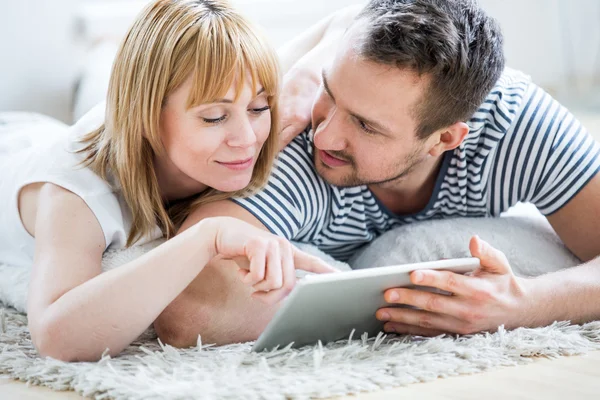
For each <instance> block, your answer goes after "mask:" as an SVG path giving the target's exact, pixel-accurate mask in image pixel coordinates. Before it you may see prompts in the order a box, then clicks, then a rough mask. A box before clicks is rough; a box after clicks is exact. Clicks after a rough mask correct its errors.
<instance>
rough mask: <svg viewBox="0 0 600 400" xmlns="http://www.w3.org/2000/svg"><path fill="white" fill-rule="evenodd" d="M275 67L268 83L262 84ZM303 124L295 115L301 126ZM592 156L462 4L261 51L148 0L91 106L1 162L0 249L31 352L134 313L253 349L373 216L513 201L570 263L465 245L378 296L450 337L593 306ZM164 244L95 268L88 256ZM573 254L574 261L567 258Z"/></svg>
mask: <svg viewBox="0 0 600 400" xmlns="http://www.w3.org/2000/svg"><path fill="white" fill-rule="evenodd" d="M280 71H282V72H283V73H284V79H283V81H280ZM307 127H308V128H307ZM599 152H600V147H599V145H598V143H596V142H595V141H594V140H593V138H592V137H591V136H590V135H589V134H588V133H587V131H586V130H585V129H584V128H583V127H582V126H581V124H580V123H579V122H578V121H577V120H576V119H575V118H574V117H573V116H572V115H571V114H570V113H569V111H568V110H566V109H565V108H564V107H562V106H561V105H560V104H558V103H557V102H556V101H555V100H554V99H552V98H551V97H550V96H549V95H548V94H547V93H545V92H544V91H543V90H542V89H540V88H539V87H537V86H536V85H535V84H534V83H532V82H531V81H530V79H529V78H528V77H527V76H526V75H524V74H522V73H520V72H517V71H514V70H510V69H508V68H505V65H504V55H503V48H502V35H501V32H500V29H499V27H498V25H497V23H496V22H495V21H494V20H493V19H492V18H490V17H489V16H487V14H486V13H485V12H484V11H483V10H482V9H481V8H480V7H479V5H478V4H477V3H476V2H475V1H474V0H451V1H446V2H438V1H434V0H371V1H369V2H368V3H367V4H366V5H365V6H364V7H351V8H348V9H344V10H341V11H339V12H337V13H335V14H333V15H331V16H330V17H328V18H326V19H325V20H323V21H321V22H319V23H317V24H316V25H315V26H314V27H312V28H311V29H310V30H309V31H307V32H306V33H304V34H302V35H300V36H299V37H298V38H296V39H295V40H293V41H292V42H290V43H289V44H288V45H286V46H284V48H282V49H280V51H279V52H278V53H276V52H275V51H273V50H272V48H271V47H270V46H269V45H268V42H267V40H265V38H264V37H262V36H261V34H260V33H259V31H258V30H257V29H256V28H254V27H253V26H252V25H251V24H250V23H249V22H248V20H247V19H245V18H244V17H243V16H241V15H240V14H239V13H238V12H237V11H236V10H235V9H234V8H232V7H231V6H230V5H229V4H228V3H227V2H226V1H223V0H158V1H154V2H152V3H151V4H149V5H148V6H147V7H146V8H145V9H144V11H143V12H142V13H141V14H140V15H139V16H138V17H137V19H136V21H135V22H134V24H133V26H132V27H131V28H130V30H129V32H128V33H127V35H126V36H125V38H124V40H123V42H122V44H121V47H120V49H119V52H118V54H117V56H116V59H115V62H114V65H113V70H112V74H111V78H110V86H109V91H108V95H107V101H106V104H103V105H100V106H99V107H97V108H95V109H94V110H92V111H90V113H88V114H87V115H86V116H85V117H83V118H82V119H81V120H80V121H78V122H77V123H76V124H75V125H74V126H73V127H72V128H71V129H70V130H69V132H68V133H67V134H65V135H60V136H57V137H53V138H49V139H48V140H44V142H43V143H36V144H34V145H33V146H31V147H30V148H27V149H23V150H21V151H18V152H16V153H14V154H11V155H9V156H5V157H3V158H2V159H0V163H2V166H3V167H4V170H7V169H6V168H7V166H8V165H10V166H11V169H12V170H15V171H16V173H15V174H14V175H12V176H11V177H10V178H8V179H4V180H3V181H2V183H1V185H2V191H1V192H0V193H1V197H0V201H2V202H3V204H4V210H6V211H5V212H4V214H3V215H4V217H3V218H4V220H3V224H2V229H1V230H0V237H1V239H2V240H0V263H6V264H11V265H15V266H19V267H23V268H28V267H31V266H32V265H33V269H32V274H31V281H30V284H29V292H28V304H27V312H28V318H29V329H30V332H31V336H32V340H33V343H34V344H35V346H36V348H37V349H38V351H39V352H40V354H41V355H43V356H51V357H54V358H57V359H61V360H70V361H75V360H97V359H99V358H100V357H101V355H102V353H103V352H104V351H105V349H107V348H108V349H109V353H110V354H111V355H116V354H118V353H119V352H120V351H121V350H122V349H124V348H125V347H126V346H127V345H129V344H130V343H131V342H132V341H133V340H134V339H136V338H137V337H138V336H139V334H141V333H142V332H143V331H144V330H145V329H146V328H147V327H148V326H149V325H151V324H153V323H154V327H155V329H156V331H157V333H158V335H159V337H161V339H163V341H165V342H167V343H171V344H174V345H177V346H187V345H192V344H194V343H195V342H196V338H197V336H198V334H201V335H202V337H203V341H204V342H214V343H219V344H222V343H228V342H234V341H245V340H253V339H255V338H256V337H257V336H258V335H259V334H260V332H261V331H262V329H263V328H264V327H265V325H266V324H267V323H268V321H269V320H270V318H271V317H272V316H273V313H274V312H275V310H276V309H277V307H278V304H279V302H280V301H281V300H282V299H283V298H284V297H285V296H286V295H287V294H289V292H290V291H291V290H292V288H293V286H294V284H295V282H296V270H297V269H300V270H305V271H309V272H314V273H335V269H334V268H332V267H330V266H329V265H327V264H326V263H324V262H323V261H321V260H320V259H318V258H316V257H313V256H310V255H308V254H306V253H304V252H302V251H300V250H298V249H297V248H295V247H294V246H292V245H291V244H290V242H289V241H288V240H296V241H301V242H307V243H311V244H314V245H316V246H318V247H319V248H320V249H322V250H324V251H325V252H327V253H329V254H331V255H333V256H334V257H336V258H338V259H340V260H346V259H348V258H349V257H350V256H351V255H352V254H353V253H354V252H355V251H356V250H357V249H359V248H360V247H362V246H364V245H365V244H366V243H369V242H370V241H372V240H373V239H375V238H376V237H377V236H379V235H380V234H382V233H383V232H385V231H387V230H390V229H392V228H394V227H397V226H401V225H404V224H409V223H418V222H419V221H423V220H428V219H435V218H450V217H455V216H498V215H500V213H502V212H503V211H506V210H507V209H508V208H510V207H511V206H513V205H514V204H516V203H517V202H530V203H533V204H535V206H536V207H537V208H538V209H539V210H540V211H541V212H542V213H543V214H544V215H546V217H547V218H548V221H549V222H550V223H551V225H552V227H553V228H554V230H555V231H556V232H557V234H558V235H559V236H560V238H561V239H562V240H563V242H564V243H565V244H566V246H567V247H568V248H569V249H570V250H571V251H572V252H573V253H574V254H575V255H576V256H577V257H579V259H581V260H582V261H583V262H587V264H583V265H581V266H578V267H574V268H571V269H569V270H564V271H559V272H557V273H553V274H548V275H545V276H542V277H538V278H517V277H516V276H515V275H514V274H513V273H512V270H511V267H510V265H509V263H508V261H507V259H506V257H505V256H504V255H503V254H502V253H501V252H500V251H498V250H496V249H494V248H493V247H492V246H491V245H489V244H487V243H486V242H484V241H482V240H481V239H479V238H478V237H473V238H472V239H471V242H470V243H469V246H470V251H471V254H472V255H473V256H474V257H477V258H479V259H480V261H481V268H480V269H478V270H477V271H476V272H475V273H474V274H473V275H472V276H462V275H456V274H452V273H450V272H443V271H419V272H415V273H413V274H412V275H411V280H412V281H413V283H415V284H418V285H422V286H423V285H424V286H433V287H437V288H439V289H442V290H444V291H448V292H451V293H453V294H454V295H453V296H444V298H442V297H440V296H441V295H439V294H435V293H429V292H421V291H418V290H410V289H402V288H398V289H391V290H388V291H387V292H386V293H385V294H384V296H385V299H386V301H388V302H389V303H399V304H408V305H412V306H414V307H416V309H408V308H402V309H400V308H383V309H380V310H377V314H376V316H377V318H378V319H380V320H382V321H386V324H385V329H386V331H389V332H397V333H411V334H419V335H428V336H431V335H437V334H440V333H444V332H452V333H459V334H467V333H473V332H479V331H486V330H494V329H495V328H496V327H498V326H499V325H505V326H506V327H507V328H514V327H518V326H541V325H545V324H548V323H550V322H553V321H554V320H556V319H569V320H572V321H573V322H583V321H588V320H592V319H596V318H597V317H599V316H600V308H599V307H598V305H597V304H598V302H595V301H587V299H590V298H600V272H599V271H600V270H599V268H600V266H599V265H597V264H598V262H597V260H595V257H596V256H597V255H598V254H599V253H600V233H599V232H598V230H597V229H596V218H597V217H598V216H600V204H599V203H598V202H597V201H595V199H596V198H597V196H598V195H600V178H598V177H597V174H596V172H597V171H598V169H599V168H600V159H599V157H598V154H599ZM159 237H166V238H167V239H168V240H167V241H166V242H165V243H164V244H162V245H160V246H158V247H157V248H155V249H153V250H152V251H150V252H148V253H147V254H145V255H144V256H142V257H140V258H138V259H136V260H134V261H131V262H129V263H127V264H125V265H123V266H121V267H119V268H116V269H114V270H110V271H108V272H105V273H102V272H101V260H102V255H103V253H104V252H105V251H106V250H107V249H108V248H111V249H121V248H126V247H129V246H133V245H139V244H142V243H145V242H148V241H150V240H154V239H156V238H159ZM588 261H589V262H588Z"/></svg>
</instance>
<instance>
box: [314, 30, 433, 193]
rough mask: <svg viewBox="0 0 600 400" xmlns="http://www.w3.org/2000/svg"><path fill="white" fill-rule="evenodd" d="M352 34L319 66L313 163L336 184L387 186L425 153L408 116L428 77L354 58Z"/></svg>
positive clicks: (327, 179)
mask: <svg viewBox="0 0 600 400" xmlns="http://www.w3.org/2000/svg"><path fill="white" fill-rule="evenodd" d="M352 29H353V28H351V30H352ZM354 29H356V28H354ZM353 37H354V35H353V34H352V31H350V32H347V34H346V35H345V37H344V43H343V44H342V46H341V48H340V51H339V52H338V54H337V56H336V57H335V59H334V61H333V63H332V65H331V66H329V67H326V68H325V69H324V70H323V85H322V86H321V88H320V89H319V93H318V96H317V99H316V100H315V103H314V105H313V110H312V126H313V129H314V145H315V156H314V161H315V166H316V168H317V171H318V173H319V174H320V175H321V176H322V177H323V178H324V179H325V180H326V181H327V182H329V183H331V184H333V185H336V186H359V185H382V186H390V185H393V184H394V183H397V182H400V181H401V180H402V178H404V177H406V176H408V175H409V174H410V173H411V171H413V170H414V168H417V167H418V166H419V164H421V163H422V162H423V161H424V160H425V159H426V158H427V157H428V150H429V147H428V143H427V140H421V139H419V138H418V137H417V136H416V134H415V132H416V128H417V121H416V120H415V117H414V116H413V114H414V112H413V109H414V108H415V106H416V105H417V104H418V102H419V101H420V100H421V98H422V94H423V91H424V89H425V88H426V85H427V78H426V77H419V76H418V75H416V74H415V73H413V72H410V71H406V70H401V69H399V68H396V67H390V66H386V65H381V64H376V63H373V62H370V61H366V60H364V59H362V58H361V57H358V56H357V55H356V53H355V51H354V49H353V48H352V42H353Z"/></svg>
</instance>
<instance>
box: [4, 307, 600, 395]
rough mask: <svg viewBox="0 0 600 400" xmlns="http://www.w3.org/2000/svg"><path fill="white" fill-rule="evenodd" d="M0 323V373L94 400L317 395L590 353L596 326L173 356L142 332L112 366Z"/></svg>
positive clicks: (15, 320) (20, 325) (18, 324)
mask: <svg viewBox="0 0 600 400" xmlns="http://www.w3.org/2000/svg"><path fill="white" fill-rule="evenodd" d="M0 318H1V325H0V332H1V333H0V373H3V374H6V375H8V376H10V377H13V378H17V379H20V380H23V381H27V382H29V383H31V384H35V385H44V386H48V387H50V388H52V389H55V390H75V391H76V392H78V393H80V394H81V395H84V396H90V397H94V398H97V399H106V398H114V399H238V398H243V399H308V398H324V397H331V396H338V395H344V394H351V393H359V392H367V391H376V390H381V389H389V388H392V387H397V386H401V385H406V384H410V383H415V382H424V381H430V380H434V379H437V378H441V377H448V376H454V375H459V374H471V373H477V372H482V371H485V370H488V369H491V368H495V367H499V366H511V365H517V364H523V363H527V362H529V361H530V360H531V359H532V357H538V356H543V357H550V358H553V357H558V356H563V355H574V354H581V353H584V352H586V351H590V350H597V349H600V335H599V333H600V323H599V322H594V323H589V324H586V325H583V326H569V325H568V324H566V323H555V324H553V325H551V326H549V327H546V328H540V329H517V330H514V331H510V332H507V331H505V330H503V329H500V330H499V331H498V332H497V333H494V334H485V335H484V334H481V335H474V336H465V337H460V338H452V337H438V338H433V339H419V338H413V337H384V336H381V337H378V338H371V339H369V340H367V339H366V338H362V339H360V338H356V340H348V341H342V342H338V343H336V344H330V345H328V346H314V347H307V348H304V349H299V350H295V349H289V348H286V349H283V350H279V351H273V352H270V353H260V354H257V353H252V352H250V347H251V343H244V344H238V345H229V346H222V347H211V346H203V345H202V344H201V343H198V346H196V347H194V348H190V349H184V350H180V349H174V348H172V347H170V346H162V345H161V344H160V343H158V342H157V341H156V340H155V339H154V338H153V336H152V335H151V334H150V335H148V336H145V337H142V338H140V340H138V341H137V342H135V343H133V344H132V345H131V346H130V347H129V348H128V349H127V350H126V351H124V353H123V354H122V355H120V356H119V357H117V358H115V359H111V358H110V357H105V358H104V359H103V360H101V361H100V362H98V363H71V364H69V363H64V362H60V361H56V360H52V359H40V358H38V357H37V355H36V353H35V350H34V349H33V348H32V346H31V342H30V341H29V334H28V333H27V328H26V318H25V317H24V316H23V315H21V314H18V313H16V312H14V311H10V310H4V311H3V312H2V315H1V316H0Z"/></svg>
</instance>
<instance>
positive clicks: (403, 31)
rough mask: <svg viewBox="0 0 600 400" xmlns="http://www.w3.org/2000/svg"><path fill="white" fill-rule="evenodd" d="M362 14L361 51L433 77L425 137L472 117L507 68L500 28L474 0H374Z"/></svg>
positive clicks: (419, 108) (421, 127)
mask: <svg viewBox="0 0 600 400" xmlns="http://www.w3.org/2000/svg"><path fill="white" fill-rule="evenodd" d="M358 19H359V20H361V21H365V22H366V23H365V29H364V31H363V34H362V35H363V36H362V38H361V40H359V42H358V43H357V45H356V50H357V52H358V54H359V55H360V56H362V57H364V58H366V59H367V60H369V61H373V62H376V63H380V64H387V65H391V66H396V67H398V68H401V69H409V70H412V71H413V72H416V73H417V74H419V75H424V74H425V75H427V76H429V78H430V85H429V87H428V88H427V90H426V92H425V94H424V96H423V98H422V99H421V100H420V101H419V102H418V103H417V105H416V107H415V109H414V110H413V111H414V113H415V117H416V119H417V121H418V127H417V135H418V136H419V137H421V138H425V137H427V136H429V135H430V134H432V133H433V132H435V131H436V130H438V129H441V128H443V127H445V126H449V125H452V124H454V123H455V122H458V121H467V120H468V119H469V118H471V116H472V115H473V114H474V113H475V111H476V110H477V108H478V107H479V106H480V105H481V103H482V102H483V101H484V99H485V97H486V95H487V94H488V93H489V92H490V90H491V89H492V88H493V86H494V84H495V83H496V81H497V80H498V79H499V78H500V75H501V74H502V71H503V69H504V52H503V39H502V32H501V30H500V27H499V25H498V23H497V22H496V21H495V20H494V19H493V18H491V17H489V16H488V15H487V14H486V13H485V12H484V11H483V10H482V9H481V7H480V6H479V5H478V4H477V2H476V1H474V0H371V1H370V2H369V3H368V5H367V6H366V7H365V8H364V10H363V11H362V12H361V13H360V15H359V17H358ZM398 95H399V96H401V95H402V93H398Z"/></svg>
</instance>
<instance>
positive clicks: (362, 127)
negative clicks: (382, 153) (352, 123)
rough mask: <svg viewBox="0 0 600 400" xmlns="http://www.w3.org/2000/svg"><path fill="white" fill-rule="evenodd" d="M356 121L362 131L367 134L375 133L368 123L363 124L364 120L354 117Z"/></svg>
mask: <svg viewBox="0 0 600 400" xmlns="http://www.w3.org/2000/svg"><path fill="white" fill-rule="evenodd" d="M356 123H357V124H358V126H359V127H360V129H362V130H363V131H364V132H366V133H368V134H369V135H373V134H374V133H375V131H374V130H373V129H371V128H370V127H369V125H367V124H365V122H364V121H361V120H360V119H358V118H356Z"/></svg>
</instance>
